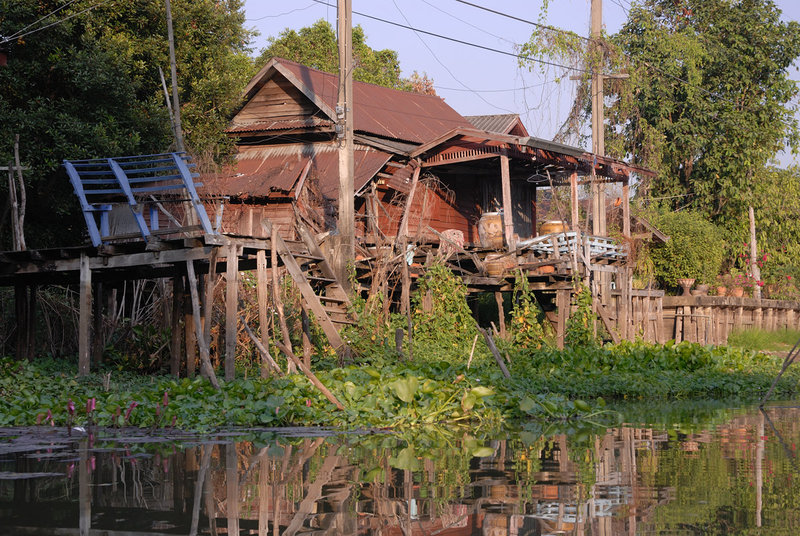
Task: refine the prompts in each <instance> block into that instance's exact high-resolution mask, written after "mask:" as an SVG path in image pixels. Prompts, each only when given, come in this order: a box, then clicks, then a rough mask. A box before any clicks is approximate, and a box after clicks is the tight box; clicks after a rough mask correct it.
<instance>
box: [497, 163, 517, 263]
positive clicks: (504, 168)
mask: <svg viewBox="0 0 800 536" xmlns="http://www.w3.org/2000/svg"><path fill="white" fill-rule="evenodd" d="M500 184H501V187H502V189H503V234H504V235H505V237H506V246H508V249H509V251H511V250H513V249H515V248H516V247H517V244H516V242H515V240H514V213H513V210H514V207H513V205H512V204H511V173H510V172H509V165H508V154H507V153H506V150H505V149H503V151H502V152H501V153H500Z"/></svg>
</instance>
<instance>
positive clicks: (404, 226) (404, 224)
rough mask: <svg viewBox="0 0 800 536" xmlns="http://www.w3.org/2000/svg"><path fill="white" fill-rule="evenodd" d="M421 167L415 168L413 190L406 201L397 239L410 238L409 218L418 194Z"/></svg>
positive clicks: (412, 181) (412, 178)
mask: <svg viewBox="0 0 800 536" xmlns="http://www.w3.org/2000/svg"><path fill="white" fill-rule="evenodd" d="M420 169H421V168H420V166H419V165H417V166H416V167H415V168H414V175H412V177H411V189H410V190H409V191H408V198H407V199H406V206H405V209H403V217H402V218H401V219H400V226H399V227H398V228H397V237H398V238H401V237H407V236H408V216H409V214H410V212H411V204H412V203H413V202H414V194H415V193H416V192H417V184H418V183H419V172H420Z"/></svg>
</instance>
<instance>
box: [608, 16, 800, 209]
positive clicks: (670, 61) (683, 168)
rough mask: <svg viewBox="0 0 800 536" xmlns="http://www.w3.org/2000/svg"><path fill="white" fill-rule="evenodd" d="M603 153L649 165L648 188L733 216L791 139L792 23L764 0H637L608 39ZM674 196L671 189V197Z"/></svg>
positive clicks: (799, 31) (798, 46)
mask: <svg viewBox="0 0 800 536" xmlns="http://www.w3.org/2000/svg"><path fill="white" fill-rule="evenodd" d="M611 41H612V43H614V44H615V45H616V46H618V47H619V49H618V50H619V52H620V53H618V55H617V57H616V58H615V57H614V55H613V53H612V54H611V62H610V63H612V64H616V65H618V66H620V67H624V68H625V69H626V70H627V72H628V73H629V75H630V78H629V79H627V80H619V81H615V82H613V83H612V84H609V88H608V89H609V90H610V92H609V93H610V96H611V102H612V104H611V106H610V109H609V110H608V118H609V121H610V123H611V128H608V129H607V130H606V136H607V141H608V147H609V152H610V153H611V154H614V155H615V156H619V157H623V156H628V155H629V156H632V157H633V159H634V161H636V162H637V163H640V164H643V165H645V166H648V167H650V168H652V169H654V170H656V171H657V172H658V178H657V179H656V180H654V181H653V182H652V183H651V184H650V188H651V192H652V194H653V195H655V196H664V197H671V196H675V197H672V198H671V202H672V205H673V206H682V205H685V204H687V202H688V203H690V204H691V206H693V207H694V208H695V209H698V210H701V211H702V212H703V213H705V214H706V215H709V216H711V217H713V218H715V219H717V220H724V219H726V218H734V219H736V218H741V217H742V215H743V214H746V212H745V210H746V207H747V205H748V203H750V202H751V200H752V195H751V194H752V187H753V185H754V184H755V183H757V181H758V180H759V175H760V174H761V170H763V169H764V166H765V165H766V164H767V162H768V161H769V160H770V159H771V158H773V157H774V156H775V155H776V154H777V152H779V151H780V150H782V149H783V148H784V147H786V146H787V145H793V146H794V145H796V143H797V134H798V129H797V121H796V120H795V119H794V112H795V109H796V106H795V105H792V104H791V102H792V99H793V98H794V97H795V96H796V95H797V91H798V90H797V86H796V84H795V83H794V82H792V81H791V80H790V78H789V75H788V69H789V67H790V66H791V64H792V63H793V62H794V61H795V59H797V58H798V56H800V24H798V23H797V22H795V21H792V22H782V21H781V20H780V10H778V9H777V7H776V6H775V4H774V3H773V2H772V1H771V0H680V1H675V0H643V1H642V2H641V3H639V4H635V5H634V6H633V7H632V9H631V11H630V18H629V20H628V22H627V23H626V24H625V26H624V27H623V28H622V29H621V30H620V32H619V33H618V34H616V35H614V36H612V38H611ZM679 196H680V197H679Z"/></svg>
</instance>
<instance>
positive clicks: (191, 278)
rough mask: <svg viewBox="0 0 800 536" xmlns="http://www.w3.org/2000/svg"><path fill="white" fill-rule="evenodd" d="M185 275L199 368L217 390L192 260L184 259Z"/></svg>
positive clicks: (217, 385) (217, 383)
mask: <svg viewBox="0 0 800 536" xmlns="http://www.w3.org/2000/svg"><path fill="white" fill-rule="evenodd" d="M186 276H187V280H188V282H189V291H190V293H191V296H192V317H193V319H194V331H195V337H196V338H197V345H198V346H199V347H200V368H201V370H202V372H203V375H204V376H206V377H207V378H208V380H209V381H210V382H211V385H212V386H213V387H214V389H217V390H219V382H218V381H217V375H216V374H215V373H214V367H212V366H211V357H210V355H209V351H208V339H206V338H205V336H204V335H203V322H202V320H201V319H200V295H199V293H198V292H197V277H196V276H195V272H194V261H186Z"/></svg>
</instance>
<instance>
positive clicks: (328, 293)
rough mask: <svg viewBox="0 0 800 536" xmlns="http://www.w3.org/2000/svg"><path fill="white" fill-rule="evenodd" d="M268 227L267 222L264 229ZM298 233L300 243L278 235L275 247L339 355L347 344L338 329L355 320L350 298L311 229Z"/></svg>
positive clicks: (300, 227)
mask: <svg viewBox="0 0 800 536" xmlns="http://www.w3.org/2000/svg"><path fill="white" fill-rule="evenodd" d="M268 225H269V224H266V223H265V227H266V226H268ZM298 233H299V234H300V237H301V240H300V241H291V240H284V239H283V238H281V236H280V235H278V234H275V237H276V238H275V243H274V244H272V247H274V248H275V250H276V251H277V253H278V255H279V256H280V258H281V261H283V264H284V266H286V270H287V271H288V272H289V275H291V276H292V279H293V280H294V282H295V284H296V285H297V288H298V289H299V290H300V293H301V295H302V296H303V300H304V301H305V303H306V305H307V306H308V308H309V309H310V310H311V312H312V314H313V315H314V317H315V318H316V319H317V322H319V324H320V327H322V331H323V332H324V333H325V336H326V337H327V338H328V341H329V342H330V344H331V346H333V348H334V350H336V352H337V353H340V352H342V351H343V350H344V349H345V347H346V344H345V343H344V341H343V340H342V338H341V336H340V335H339V329H341V328H342V327H343V326H345V325H348V324H354V323H355V320H356V318H355V316H354V313H353V312H352V304H351V302H350V298H349V297H348V295H347V291H346V290H345V289H344V287H342V285H341V284H340V283H339V281H338V279H337V278H336V275H335V274H334V272H333V269H332V267H331V265H330V263H329V262H328V260H327V259H326V258H325V255H324V253H323V252H322V250H321V249H320V248H319V246H318V245H317V243H316V241H315V240H314V238H313V237H312V236H311V233H310V232H309V231H308V229H306V228H305V226H303V225H302V224H299V225H298Z"/></svg>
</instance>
